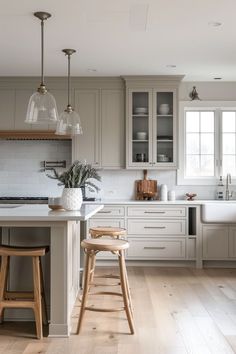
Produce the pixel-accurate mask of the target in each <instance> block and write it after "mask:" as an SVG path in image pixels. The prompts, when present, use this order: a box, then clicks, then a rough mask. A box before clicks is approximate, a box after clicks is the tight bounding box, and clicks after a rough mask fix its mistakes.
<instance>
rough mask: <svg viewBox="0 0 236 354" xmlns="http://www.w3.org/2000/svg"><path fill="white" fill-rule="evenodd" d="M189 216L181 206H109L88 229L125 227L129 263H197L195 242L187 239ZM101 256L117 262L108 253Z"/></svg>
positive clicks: (100, 256)
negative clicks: (194, 261)
mask: <svg viewBox="0 0 236 354" xmlns="http://www.w3.org/2000/svg"><path fill="white" fill-rule="evenodd" d="M187 215H188V213H187V208H185V207H181V208H180V207H179V206H176V207H173V206H171V207H170V206H167V205H166V206H163V205H162V206H155V207H154V206H153V205H152V206H151V205H150V206H140V205H139V206H126V205H106V206H105V207H104V208H103V209H102V210H101V211H100V212H99V213H97V214H96V215H95V216H94V217H93V218H91V219H90V220H89V221H88V229H89V227H106V226H111V227H125V228H126V229H127V239H128V241H129V243H130V247H129V249H128V250H127V252H126V258H127V259H130V260H184V259H186V260H190V259H191V260H194V259H195V258H196V239H191V240H190V239H189V238H188V235H187V229H188V228H187V218H188V216H187ZM144 216H145V217H144ZM88 231H89V230H88ZM87 236H88V237H89V232H88V233H87ZM98 257H99V258H100V259H104V260H105V259H114V256H113V255H112V254H109V253H107V252H105V253H102V252H101V253H99V254H98Z"/></svg>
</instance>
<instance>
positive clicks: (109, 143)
mask: <svg viewBox="0 0 236 354" xmlns="http://www.w3.org/2000/svg"><path fill="white" fill-rule="evenodd" d="M101 105H102V106H101V124H102V128H101V129H102V130H101V165H102V167H103V168H122V167H124V159H125V156H124V154H125V151H124V147H125V141H124V131H125V129H124V128H125V127H124V125H125V119H124V92H123V90H102V91H101Z"/></svg>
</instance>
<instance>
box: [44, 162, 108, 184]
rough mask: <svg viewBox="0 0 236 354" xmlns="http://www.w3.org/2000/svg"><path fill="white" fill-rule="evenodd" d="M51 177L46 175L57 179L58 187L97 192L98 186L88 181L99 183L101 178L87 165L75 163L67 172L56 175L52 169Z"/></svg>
mask: <svg viewBox="0 0 236 354" xmlns="http://www.w3.org/2000/svg"><path fill="white" fill-rule="evenodd" d="M52 171H53V175H49V174H47V176H48V177H49V178H52V179H57V180H58V181H59V183H58V185H59V186H63V185H64V186H65V188H81V187H82V188H83V187H88V189H89V190H90V191H93V190H96V191H99V188H98V186H96V184H94V183H93V182H92V181H90V179H91V178H93V179H95V180H97V181H101V177H100V176H99V174H98V173H97V171H96V170H95V168H93V167H92V166H91V165H89V164H85V163H82V162H80V161H75V162H74V163H73V164H72V165H71V167H70V168H68V170H67V171H65V172H62V173H58V172H57V171H56V170H55V169H54V168H52Z"/></svg>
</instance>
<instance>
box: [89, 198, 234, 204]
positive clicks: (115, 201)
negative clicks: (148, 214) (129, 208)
mask: <svg viewBox="0 0 236 354" xmlns="http://www.w3.org/2000/svg"><path fill="white" fill-rule="evenodd" d="M84 203H85V204H88V205H91V204H99V205H100V204H103V205H108V204H112V205H190V206H191V205H203V204H206V203H222V204H223V203H236V200H213V199H212V200H197V199H196V200H193V201H188V200H175V201H173V202H171V201H166V202H163V201H161V200H151V201H142V200H127V199H102V200H96V201H94V202H84Z"/></svg>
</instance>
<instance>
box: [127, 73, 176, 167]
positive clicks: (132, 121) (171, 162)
mask: <svg viewBox="0 0 236 354" xmlns="http://www.w3.org/2000/svg"><path fill="white" fill-rule="evenodd" d="M170 78H171V79H170ZM124 79H125V82H126V168H127V169H137V168H149V169H155V168H158V169H173V168H177V151H176V150H177V149H176V147H177V111H178V109H177V108H178V107H177V101H178V100H177V98H178V86H179V83H180V80H181V79H182V76H176V77H173V76H172V77H167V76H165V77H163V76H160V77H133V76H131V77H130V76H128V77H124Z"/></svg>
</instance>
